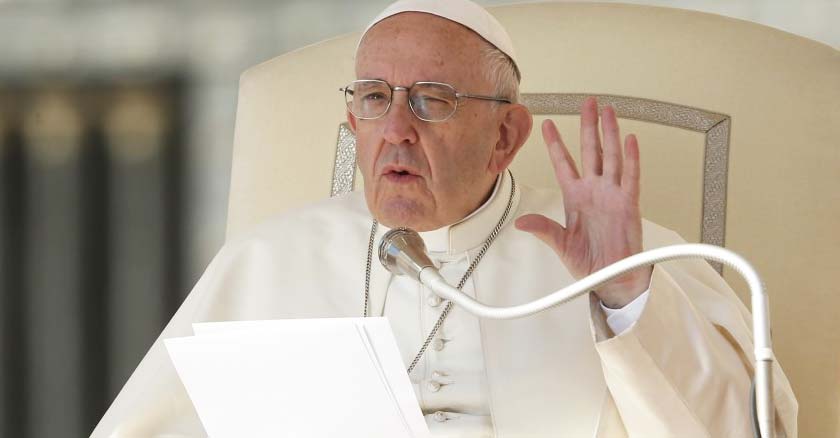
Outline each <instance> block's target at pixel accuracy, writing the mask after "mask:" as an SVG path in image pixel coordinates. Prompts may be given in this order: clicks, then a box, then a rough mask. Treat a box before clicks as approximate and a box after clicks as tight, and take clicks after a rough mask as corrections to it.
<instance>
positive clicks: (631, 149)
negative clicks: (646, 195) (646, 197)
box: [621, 134, 642, 198]
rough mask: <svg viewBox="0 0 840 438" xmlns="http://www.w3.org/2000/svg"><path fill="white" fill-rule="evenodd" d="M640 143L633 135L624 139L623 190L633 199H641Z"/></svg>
mask: <svg viewBox="0 0 840 438" xmlns="http://www.w3.org/2000/svg"><path fill="white" fill-rule="evenodd" d="M641 173H642V172H641V168H640V161H639V141H638V140H637V139H636V136H635V135H633V134H630V135H628V136H627V137H626V138H625V139H624V167H623V169H622V172H621V188H622V189H623V190H624V191H625V192H626V193H628V194H629V195H631V196H632V197H633V198H638V197H639V185H640V177H641Z"/></svg>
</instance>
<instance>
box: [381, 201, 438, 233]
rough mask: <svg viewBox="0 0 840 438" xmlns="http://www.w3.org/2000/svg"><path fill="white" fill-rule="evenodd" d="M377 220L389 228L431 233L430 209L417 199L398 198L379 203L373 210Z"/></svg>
mask: <svg viewBox="0 0 840 438" xmlns="http://www.w3.org/2000/svg"><path fill="white" fill-rule="evenodd" d="M373 211H374V212H375V215H376V218H377V220H378V221H379V222H380V223H381V224H382V225H385V226H387V227H389V228H396V227H406V228H411V229H413V230H415V231H429V230H430V229H431V228H430V223H431V222H432V221H430V217H429V209H428V207H427V206H426V205H424V204H423V203H422V202H419V201H417V200H415V199H411V198H405V197H397V198H394V199H387V200H383V201H382V202H379V203H378V205H377V208H375V209H373Z"/></svg>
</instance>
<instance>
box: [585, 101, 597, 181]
mask: <svg viewBox="0 0 840 438" xmlns="http://www.w3.org/2000/svg"><path fill="white" fill-rule="evenodd" d="M580 157H581V162H582V166H581V167H582V169H581V170H582V171H583V176H584V178H587V177H590V176H597V175H600V174H601V139H600V138H599V136H598V101H597V100H596V99H595V98H594V97H589V98H587V99H586V100H585V101H584V102H583V106H582V107H581V110H580Z"/></svg>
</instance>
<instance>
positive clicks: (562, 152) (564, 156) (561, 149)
mask: <svg viewBox="0 0 840 438" xmlns="http://www.w3.org/2000/svg"><path fill="white" fill-rule="evenodd" d="M542 135H543V140H544V141H545V146H546V148H548V156H549V157H550V158H551V165H552V167H553V168H554V176H555V177H556V178H557V183H558V184H560V188H561V189H564V188H565V187H568V185H569V184H570V183H571V182H572V181H574V180H576V179H578V178H580V175H579V174H578V171H577V165H576V164H575V159H574V158H572V155H571V154H570V153H569V149H568V148H566V144H565V143H563V139H562V138H561V137H560V132H559V131H557V126H556V125H555V124H554V122H552V121H551V120H545V121H543V123H542Z"/></svg>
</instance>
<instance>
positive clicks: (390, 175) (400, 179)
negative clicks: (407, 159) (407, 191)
mask: <svg viewBox="0 0 840 438" xmlns="http://www.w3.org/2000/svg"><path fill="white" fill-rule="evenodd" d="M382 176H383V177H385V179H386V180H388V181H390V182H393V183H400V184H405V183H410V182H414V181H417V180H418V179H420V178H422V177H421V176H420V175H419V172H417V171H416V170H414V169H411V168H408V167H403V166H387V167H385V169H384V170H383V172H382Z"/></svg>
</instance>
